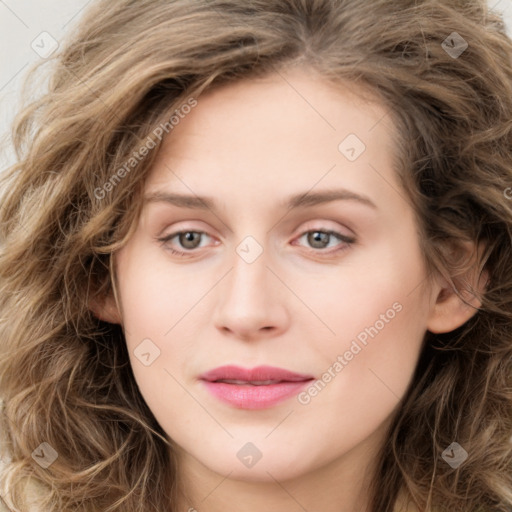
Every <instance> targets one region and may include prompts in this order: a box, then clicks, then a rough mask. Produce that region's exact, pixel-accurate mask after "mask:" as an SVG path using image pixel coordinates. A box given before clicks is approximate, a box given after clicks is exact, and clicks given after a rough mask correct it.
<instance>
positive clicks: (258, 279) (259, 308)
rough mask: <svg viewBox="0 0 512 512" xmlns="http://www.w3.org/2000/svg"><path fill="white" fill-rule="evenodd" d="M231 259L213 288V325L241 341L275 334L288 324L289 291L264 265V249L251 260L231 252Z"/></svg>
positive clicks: (266, 262) (265, 259)
mask: <svg viewBox="0 0 512 512" xmlns="http://www.w3.org/2000/svg"><path fill="white" fill-rule="evenodd" d="M232 262H233V265H232V268H231V271H230V272H229V273H228V274H227V275H226V276H225V278H224V279H223V280H222V282H221V283H219V286H218V287H217V298H218V301H217V306H216V308H215V312H214V317H213V321H214V324H215V327H216V328H217V329H219V330H221V331H223V333H224V334H230V335H231V336H233V337H236V338H240V339H242V340H245V341H249V340H256V339H261V338H269V337H275V336H278V335H279V334H281V333H282V332H283V331H284V330H286V328H287V326H288V322H289V316H288V310H287V308H286V305H285V304H286V302H285V301H286V296H287V294H288V295H289V294H290V291H289V290H287V289H286V287H285V285H284V284H283V282H282V281H281V280H280V279H279V277H278V276H277V275H276V271H275V270H274V269H271V268H270V267H269V266H268V263H269V259H268V258H267V254H266V251H265V250H263V252H262V254H260V255H259V256H258V257H257V258H256V260H254V261H252V262H249V260H246V259H244V257H242V256H240V255H239V254H238V253H236V252H235V253H234V255H233V258H232Z"/></svg>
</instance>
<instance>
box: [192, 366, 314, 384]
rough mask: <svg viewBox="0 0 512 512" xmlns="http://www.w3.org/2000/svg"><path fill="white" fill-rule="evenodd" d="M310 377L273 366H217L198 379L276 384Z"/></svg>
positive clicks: (310, 376) (311, 377)
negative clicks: (275, 382)
mask: <svg viewBox="0 0 512 512" xmlns="http://www.w3.org/2000/svg"><path fill="white" fill-rule="evenodd" d="M313 378H314V377H313V376H312V375H305V374H301V373H296V372H292V371H289V370H285V369H284V368H277V367H275V366H257V367H255V368H251V369H246V368H241V367H240V366H233V365H226V366H219V367H218V368H214V369H212V370H209V371H207V372H205V373H203V374H202V375H201V376H200V379H202V380H207V381H209V382H215V381H217V380H228V379H229V380H240V381H245V382H260V381H269V380H271V381H277V382H300V381H305V380H310V379H313Z"/></svg>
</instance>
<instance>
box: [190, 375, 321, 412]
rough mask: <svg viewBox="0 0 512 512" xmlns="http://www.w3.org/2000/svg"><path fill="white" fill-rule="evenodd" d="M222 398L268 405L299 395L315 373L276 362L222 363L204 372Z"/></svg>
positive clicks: (239, 404) (210, 388) (240, 403)
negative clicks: (247, 366)
mask: <svg viewBox="0 0 512 512" xmlns="http://www.w3.org/2000/svg"><path fill="white" fill-rule="evenodd" d="M200 379H201V380H202V381H203V382H204V383H205V386H206V388H207V389H208V391H210V393H212V395H214V396H215V397H216V398H218V399H219V400H221V401H223V402H225V403H228V404H230V405H232V406H234V407H237V408H239V409H266V408H268V407H272V406H273V405H276V404H278V403H280V402H282V401H284V400H286V399H287V398H290V397H291V396H294V395H297V393H299V392H300V390H301V389H302V388H304V387H305V386H307V385H308V384H309V383H310V382H311V381H312V380H313V379H314V377H313V376H312V375H304V374H300V373H295V372H291V371H289V370H285V369H283V368H276V367H273V366H258V367H256V368H252V369H245V368H240V367H239V366H232V365H229V366H220V367H219V368H214V369H213V370H210V371H208V372H206V373H204V374H202V375H201V376H200Z"/></svg>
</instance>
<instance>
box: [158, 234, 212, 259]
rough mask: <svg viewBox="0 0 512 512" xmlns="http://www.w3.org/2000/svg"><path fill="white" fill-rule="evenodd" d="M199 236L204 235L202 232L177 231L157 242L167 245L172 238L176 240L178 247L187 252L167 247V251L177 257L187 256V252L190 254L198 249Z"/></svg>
mask: <svg viewBox="0 0 512 512" xmlns="http://www.w3.org/2000/svg"><path fill="white" fill-rule="evenodd" d="M201 235H206V233H205V232H204V231H191V230H185V231H177V232H176V233H171V234H170V235H167V236H165V237H162V238H158V241H159V242H161V243H162V245H165V244H168V243H169V242H170V241H171V240H172V239H173V238H176V237H177V239H178V241H179V243H180V245H181V246H182V247H184V248H185V249H187V251H180V250H177V249H173V248H172V247H170V246H169V247H168V250H169V251H170V252H171V253H172V254H175V255H177V256H187V252H190V251H192V250H194V249H197V248H198V243H197V242H198V240H200V237H201Z"/></svg>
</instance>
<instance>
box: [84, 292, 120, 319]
mask: <svg viewBox="0 0 512 512" xmlns="http://www.w3.org/2000/svg"><path fill="white" fill-rule="evenodd" d="M89 309H90V310H91V311H92V312H93V313H94V316H95V317H96V318H99V319H100V320H103V321H104V322H109V323H111V324H119V325H122V315H121V312H120V311H119V308H118V307H117V304H116V301H115V299H114V297H113V295H112V294H109V295H108V296H106V297H105V296H99V295H96V296H95V297H93V298H91V299H90V300H89Z"/></svg>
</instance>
